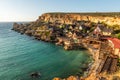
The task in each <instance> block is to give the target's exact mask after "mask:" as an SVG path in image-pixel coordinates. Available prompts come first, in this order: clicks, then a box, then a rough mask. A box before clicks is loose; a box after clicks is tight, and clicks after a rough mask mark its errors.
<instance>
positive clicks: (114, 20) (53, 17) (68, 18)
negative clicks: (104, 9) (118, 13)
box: [39, 13, 120, 26]
mask: <svg viewBox="0 0 120 80" xmlns="http://www.w3.org/2000/svg"><path fill="white" fill-rule="evenodd" d="M39 20H43V21H46V22H59V23H65V24H72V23H74V22H75V21H80V20H85V21H88V20H89V21H91V22H95V23H97V22H98V21H99V22H104V23H106V24H108V25H111V26H112V25H116V24H117V25H120V17H115V16H101V15H97V16H94V15H93V16H92V15H89V14H88V15H86V14H85V15H83V14H82V15H81V14H75V13H68V14H67V13H45V14H43V15H41V16H40V17H39Z"/></svg>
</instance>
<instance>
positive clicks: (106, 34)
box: [102, 32, 111, 36]
mask: <svg viewBox="0 0 120 80" xmlns="http://www.w3.org/2000/svg"><path fill="white" fill-rule="evenodd" d="M102 34H103V35H105V36H110V35H111V33H110V32H103V33H102Z"/></svg>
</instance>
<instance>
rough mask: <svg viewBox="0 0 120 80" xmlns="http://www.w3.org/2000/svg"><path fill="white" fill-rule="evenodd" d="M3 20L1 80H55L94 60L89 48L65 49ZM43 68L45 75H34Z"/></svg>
mask: <svg viewBox="0 0 120 80" xmlns="http://www.w3.org/2000/svg"><path fill="white" fill-rule="evenodd" d="M12 25H13V23H0V80H52V78H54V77H62V78H64V77H68V76H70V75H76V74H77V73H78V72H79V71H81V67H84V63H86V62H88V61H89V60H90V58H89V55H88V54H87V52H86V51H65V50H64V49H63V48H62V47H60V46H56V45H54V44H52V43H46V42H42V41H37V40H34V38H32V37H28V36H26V35H20V34H19V33H17V32H14V31H12V30H11V28H12ZM36 71H37V72H40V73H41V75H42V76H41V78H37V79H33V78H31V77H30V73H32V72H36Z"/></svg>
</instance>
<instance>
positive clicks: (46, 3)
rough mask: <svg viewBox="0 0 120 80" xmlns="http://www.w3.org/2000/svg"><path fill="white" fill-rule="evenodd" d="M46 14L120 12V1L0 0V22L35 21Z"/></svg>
mask: <svg viewBox="0 0 120 80" xmlns="http://www.w3.org/2000/svg"><path fill="white" fill-rule="evenodd" d="M47 12H120V0H0V22H4V21H35V20H36V19H37V18H38V16H40V15H41V14H43V13H47Z"/></svg>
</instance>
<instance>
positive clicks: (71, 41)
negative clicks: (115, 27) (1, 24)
mask: <svg viewBox="0 0 120 80" xmlns="http://www.w3.org/2000/svg"><path fill="white" fill-rule="evenodd" d="M51 16H53V15H49V14H44V15H42V16H40V17H39V19H38V20H36V21H35V22H31V23H25V24H18V23H14V24H13V29H12V30H14V31H17V32H19V33H21V34H26V35H28V36H33V37H35V39H37V40H42V41H46V42H52V43H55V44H56V45H61V46H63V47H64V49H65V50H73V49H74V50H79V49H87V50H89V51H90V54H91V55H92V57H93V59H94V62H93V63H92V65H91V66H90V67H89V70H88V72H87V76H85V77H81V76H70V77H69V78H67V79H60V78H54V79H53V80H111V79H110V78H108V77H106V75H108V74H104V73H103V72H102V70H100V69H99V66H101V64H102V62H104V61H107V59H106V57H107V58H108V56H110V57H112V58H111V59H114V58H115V59H116V57H114V55H111V54H108V53H110V52H112V51H113V50H112V49H111V47H110V46H109V45H108V43H107V39H106V37H107V38H108V37H109V38H111V36H110V35H111V34H112V30H111V29H109V28H107V26H106V24H103V23H101V22H99V21H98V23H95V22H92V21H90V20H89V19H88V18H87V20H84V19H83V20H78V19H77V18H76V20H75V16H76V15H74V17H72V18H71V19H70V17H71V15H70V16H69V15H67V16H66V15H65V16H63V18H61V15H59V16H57V17H56V18H54V17H51ZM72 16H73V15H72ZM83 17H85V16H83ZM64 18H66V20H64ZM96 31H98V32H100V33H99V34H98V32H96ZM106 34H107V35H106ZM103 37H104V38H103ZM104 44H106V45H104ZM105 46H106V47H105ZM103 47H105V48H103ZM103 64H104V63H103ZM102 67H104V66H102ZM115 67H118V66H116V65H115ZM86 70H87V69H85V70H84V71H86ZM99 70H100V72H99ZM114 72H116V70H113V71H112V73H114ZM113 76H114V75H113ZM117 77H119V76H117ZM119 79H120V78H119Z"/></svg>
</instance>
